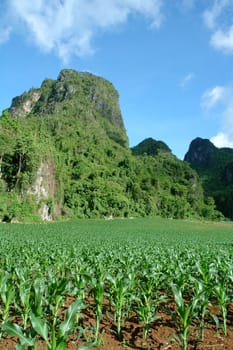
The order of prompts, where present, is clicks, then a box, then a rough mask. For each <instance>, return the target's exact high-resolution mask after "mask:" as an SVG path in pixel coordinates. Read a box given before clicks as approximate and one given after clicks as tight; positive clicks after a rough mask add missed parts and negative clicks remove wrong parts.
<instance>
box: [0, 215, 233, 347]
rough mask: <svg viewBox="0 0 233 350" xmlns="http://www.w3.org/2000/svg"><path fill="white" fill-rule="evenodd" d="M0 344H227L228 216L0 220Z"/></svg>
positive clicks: (232, 284)
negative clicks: (213, 219) (208, 219)
mask: <svg viewBox="0 0 233 350" xmlns="http://www.w3.org/2000/svg"><path fill="white" fill-rule="evenodd" d="M0 260H1V265H0V317H1V328H0V349H9V350H11V349H18V350H19V349H37V350H39V349H45V348H46V350H63V349H70V350H71V349H80V350H81V349H94V348H99V349H108V350H111V349H164V350H165V349H183V350H185V349H200V350H201V349H206V348H210V349H216V350H217V349H230V348H231V345H230V344H232V340H233V331H232V320H233V304H232V303H233V225H232V224H230V223H223V224H220V223H215V224H210V223H204V222H203V223H202V222H191V221H180V220H165V219H159V218H153V219H133V220H130V219H122V220H120V219H118V220H109V221H104V220H89V221H81V220H80V221H76V222H64V223H53V224H42V225H40V224H38V225H24V224H1V225H0Z"/></svg>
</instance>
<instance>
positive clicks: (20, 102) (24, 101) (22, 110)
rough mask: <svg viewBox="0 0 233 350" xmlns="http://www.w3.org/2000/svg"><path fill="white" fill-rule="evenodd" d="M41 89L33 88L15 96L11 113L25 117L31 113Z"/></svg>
mask: <svg viewBox="0 0 233 350" xmlns="http://www.w3.org/2000/svg"><path fill="white" fill-rule="evenodd" d="M40 95H41V91H40V90H39V89H31V90H29V92H25V93H24V94H23V95H21V96H18V97H15V98H14V99H13V100H12V105H11V107H10V113H11V115H12V116H17V117H25V116H26V115H27V114H29V113H30V112H31V111H32V109H33V107H34V106H35V104H36V102H37V101H38V100H39V98H40Z"/></svg>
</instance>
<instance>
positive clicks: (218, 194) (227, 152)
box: [184, 138, 233, 219]
mask: <svg viewBox="0 0 233 350" xmlns="http://www.w3.org/2000/svg"><path fill="white" fill-rule="evenodd" d="M184 160H186V161H187V162H189V163H190V165H191V166H192V167H193V168H194V169H195V170H196V171H197V172H198V175H199V177H200V179H201V180H202V183H203V187H204V191H205V194H206V195H207V196H211V197H213V198H214V200H215V203H216V206H217V209H218V210H219V211H221V212H222V213H223V214H224V216H226V217H229V218H231V219H233V196H232V193H233V149H231V148H217V147H215V146H214V145H213V144H212V143H211V142H210V141H209V140H205V139H201V138H196V139H195V140H193V141H192V142H191V144H190V147H189V150H188V152H187V154H186V155H185V158H184Z"/></svg>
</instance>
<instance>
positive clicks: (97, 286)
mask: <svg viewBox="0 0 233 350" xmlns="http://www.w3.org/2000/svg"><path fill="white" fill-rule="evenodd" d="M93 282H94V287H93V289H92V293H93V297H94V302H95V306H94V309H95V315H96V327H95V344H98V340H99V329H100V321H101V317H102V308H103V301H104V280H103V279H101V278H99V279H95V280H94V281H93Z"/></svg>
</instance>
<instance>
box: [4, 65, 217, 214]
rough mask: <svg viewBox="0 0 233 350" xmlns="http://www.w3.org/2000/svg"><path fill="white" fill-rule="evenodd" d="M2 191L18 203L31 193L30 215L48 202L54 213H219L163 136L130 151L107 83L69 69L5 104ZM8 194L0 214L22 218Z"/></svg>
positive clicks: (116, 94)
mask: <svg viewBox="0 0 233 350" xmlns="http://www.w3.org/2000/svg"><path fill="white" fill-rule="evenodd" d="M35 184H36V185H35ZM35 188H36V189H35ZM0 191H1V193H2V198H3V197H4V198H11V200H10V199H8V200H7V201H11V202H12V201H13V202H15V204H14V205H15V206H16V207H17V206H18V205H19V206H22V208H24V205H23V203H27V202H28V195H29V194H30V195H31V199H30V201H31V200H32V198H33V196H34V206H32V205H29V207H28V208H29V210H31V215H32V216H33V218H34V214H35V208H36V207H38V208H37V209H39V208H40V209H41V208H42V207H43V208H45V205H46V208H47V211H48V214H49V215H50V216H52V217H54V218H57V217H59V216H62V215H63V216H68V217H72V218H96V217H104V216H105V217H109V216H113V217H127V216H154V215H161V216H163V217H173V218H186V217H191V216H199V215H201V216H205V217H206V218H210V219H212V218H213V217H214V216H216V215H215V213H214V208H213V205H212V204H211V205H210V208H208V203H205V199H204V196H203V192H202V189H201V186H200V184H199V183H198V179H197V176H196V173H195V172H194V171H193V170H191V168H190V167H189V166H188V165H187V163H184V162H182V161H180V160H178V159H177V158H176V157H175V156H174V155H172V153H171V151H170V149H169V148H168V146H167V145H166V144H165V143H163V142H162V141H155V140H153V139H147V140H144V141H143V142H142V143H141V144H139V145H138V146H136V147H135V148H134V149H133V150H132V152H131V150H130V149H129V147H128V139H127V135H126V132H125V129H124V123H123V120H122V117H121V113H120V108H119V104H118V93H117V91H116V90H115V89H114V87H113V86H112V84H111V83H109V82H108V81H106V80H104V79H103V78H99V77H96V76H94V75H92V74H90V73H79V72H75V71H73V70H63V71H62V72H61V73H60V75H59V77H58V79H57V80H49V79H46V80H45V81H44V82H43V84H42V86H41V88H40V89H31V90H29V92H28V93H24V94H23V95H22V96H21V97H18V98H16V99H14V100H13V104H12V106H11V108H10V109H9V110H6V111H4V112H3V115H2V117H1V118H0ZM9 193H10V194H11V195H9ZM11 196H12V197H11ZM12 198H14V200H12ZM13 202H12V204H11V205H8V206H7V208H8V209H4V208H3V209H2V210H1V212H2V214H1V216H0V217H2V218H4V216H5V215H7V216H8V217H9V220H11V219H12V218H13V217H17V218H18V219H20V218H21V216H20V215H22V214H20V210H18V209H17V210H16V209H14V205H13ZM3 207H4V205H3ZM10 208H13V209H12V210H11V209H10ZM5 211H6V213H7V214H6V213H5ZM22 211H23V213H24V211H25V209H22ZM37 212H38V210H37ZM29 216H30V215H29V214H28V212H27V213H26V214H23V217H29Z"/></svg>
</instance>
